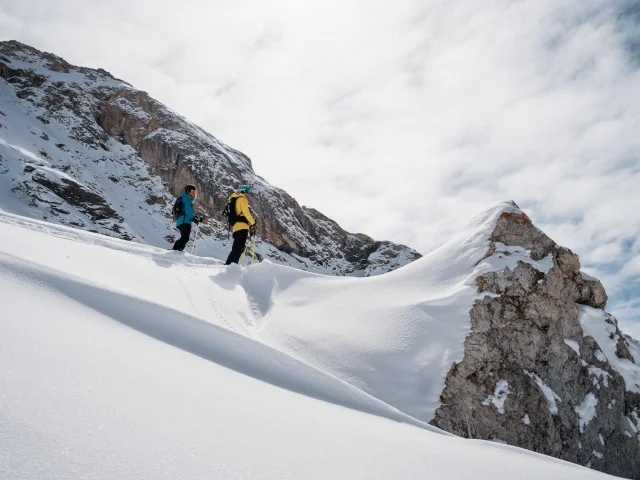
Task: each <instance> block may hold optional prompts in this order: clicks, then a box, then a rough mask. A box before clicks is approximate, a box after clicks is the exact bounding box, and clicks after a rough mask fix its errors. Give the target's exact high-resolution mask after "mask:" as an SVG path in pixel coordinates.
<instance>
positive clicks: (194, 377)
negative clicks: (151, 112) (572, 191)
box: [0, 205, 636, 480]
mask: <svg viewBox="0 0 640 480" xmlns="http://www.w3.org/2000/svg"><path fill="white" fill-rule="evenodd" d="M505 208H506V209H509V208H511V207H509V206H508V205H507V206H499V207H497V208H494V209H492V210H490V211H488V212H487V213H485V214H484V215H482V216H481V217H480V218H478V220H477V221H476V222H475V223H474V224H473V225H472V226H471V227H470V228H469V229H468V230H467V231H465V232H462V233H461V235H460V236H459V237H458V238H456V239H454V240H453V241H452V242H450V243H448V244H447V245H445V246H444V247H442V248H441V249H439V250H437V251H435V252H432V253H431V254H430V255H427V256H426V257H425V258H422V259H420V260H418V261H416V262H414V263H412V264H410V265H408V266H406V267H404V268H401V269H398V270H396V271H394V272H391V273H389V274H386V275H381V276H376V277H371V278H351V277H334V276H323V275H316V274H312V273H308V272H303V271H300V270H297V269H292V268H289V267H284V266H281V265H277V264H274V263H271V262H269V261H268V260H267V261H264V262H262V263H260V264H257V265H255V266H249V267H243V268H241V267H238V266H236V265H233V266H230V267H225V266H223V265H222V264H221V262H220V261H218V260H215V259H211V258H202V257H196V256H191V255H179V254H175V253H173V252H167V251H166V250H164V249H160V248H156V247H152V246H147V245H142V244H138V243H134V242H127V241H124V240H119V239H115V238H110V237H106V236H102V235H98V234H93V233H88V232H84V231H81V230H78V229H71V228H68V227H64V226H59V225H54V224H51V223H45V222H41V221H37V220H31V219H27V218H25V217H19V216H14V215H10V214H2V213H0V300H1V302H2V314H1V315H0V392H1V393H0V451H1V452H2V455H0V478H7V479H35V478H60V479H89V478H109V479H114V480H115V479H131V478H137V479H161V478H166V479H176V478H188V479H193V480H197V479H205V478H207V479H208V478H219V479H231V478H234V479H235V478H244V479H274V480H275V479H278V480H287V479H295V480H298V479H302V478H304V479H323V480H324V479H327V478H331V479H339V478H344V479H389V478H403V479H414V478H415V479H423V478H431V479H443V480H444V479H447V480H452V479H460V480H462V479H465V480H466V479H469V478H473V479H476V480H507V479H508V480H512V479H522V480H524V479H531V480H534V479H535V480H537V479H539V478H545V479H549V480H551V479H558V480H559V479H562V480H566V479H581V480H587V479H594V480H595V479H604V478H608V477H607V476H606V475H604V474H601V473H598V472H595V471H593V470H589V469H586V468H584V467H581V466H578V465H575V464H571V463H568V462H564V461H560V460H556V459H553V458H550V457H547V456H543V455H539V454H535V453H532V452H527V451H526V450H521V449H518V448H514V447H510V446H506V445H502V444H500V443H498V442H499V441H500V440H502V439H499V438H495V439H494V440H495V441H494V442H486V441H473V440H466V439H463V438H459V437H456V436H453V435H449V434H447V433H445V432H443V431H442V430H439V429H438V428H436V427H433V426H431V425H429V424H427V423H425V421H427V420H429V419H432V418H433V416H434V413H435V410H436V409H437V408H438V406H439V405H440V401H439V396H440V393H441V392H442V390H443V389H444V388H445V378H447V379H448V377H447V372H449V371H450V368H451V363H452V362H460V361H463V362H464V361H466V358H465V357H466V356H467V355H468V353H467V352H466V349H467V346H466V345H465V338H470V337H469V332H470V331H472V330H473V329H474V328H476V327H475V325H472V323H471V319H470V317H469V309H470V308H472V306H473V305H474V302H476V304H477V302H481V303H482V302H485V301H486V300H487V299H497V298H498V294H495V293H489V292H480V293H479V292H478V289H477V287H476V284H475V278H476V277H478V275H480V274H482V275H483V276H485V277H486V276H487V275H489V273H490V272H498V271H501V270H500V269H501V268H503V267H505V266H507V265H514V264H515V263H517V261H518V260H521V261H522V262H525V263H526V262H532V260H531V259H530V258H529V257H528V254H526V253H525V252H524V251H519V250H517V249H515V248H512V249H511V253H512V255H511V256H510V257H509V258H504V255H505V254H504V252H506V251H507V249H506V247H501V246H497V247H496V250H495V252H491V250H490V238H489V237H490V235H491V232H492V231H493V230H495V228H496V225H497V223H498V222H500V218H502V217H501V215H502V214H503V213H504V209H505ZM513 208H515V207H513ZM487 252H489V253H490V254H489V256H487ZM501 252H502V253H501ZM512 262H513V263H512ZM533 262H534V263H533V264H532V266H533V267H535V268H551V269H552V270H553V268H555V266H553V267H552V266H551V264H553V263H554V262H555V260H551V259H547V258H546V257H545V258H543V259H542V261H541V262H538V263H536V262H535V261H533ZM530 264H531V263H527V265H530ZM554 265H555V264H554ZM589 315H590V316H589V318H592V320H590V322H591V321H592V323H593V325H592V326H593V329H594V330H593V331H606V329H607V328H608V327H609V326H610V324H608V323H606V321H605V320H606V319H605V318H604V317H601V318H598V316H597V315H591V314H589ZM571 338H575V339H576V340H575V341H576V343H578V344H580V343H584V342H586V339H587V338H588V337H585V339H582V338H577V337H575V336H572V337H571ZM598 341H600V340H598ZM567 348H570V347H567ZM571 348H573V347H571ZM571 351H572V350H571ZM575 355H577V354H575ZM611 355H612V353H611V351H610V349H609V348H608V346H606V345H603V346H602V352H601V356H602V361H601V363H598V365H601V366H603V371H604V370H605V369H607V372H609V371H611V372H613V373H611V374H610V375H612V377H611V378H610V380H611V382H614V381H617V380H615V379H614V378H613V376H614V375H615V370H611V369H610V368H609V367H608V366H607V365H608V364H607V361H611V365H612V366H615V367H614V368H620V367H619V364H618V363H614V358H613V357H612V356H611ZM585 358H588V359H589V361H592V359H591V358H590V357H585ZM463 359H464V360H463ZM529 368H530V369H531V372H530V373H531V377H530V376H528V375H526V376H524V377H523V378H526V379H528V381H529V382H530V385H529V386H527V385H520V384H517V383H516V382H513V380H512V377H508V380H509V385H508V386H507V387H505V390H498V389H496V391H495V392H494V385H493V384H492V385H491V386H490V391H487V392H486V393H487V398H488V399H489V402H478V404H477V405H476V408H477V409H479V410H487V411H492V410H501V409H504V411H505V415H503V416H498V415H496V418H497V419H498V420H499V419H500V418H507V417H510V415H511V410H512V408H513V405H514V404H516V403H517V398H518V395H519V393H520V392H519V389H520V388H523V389H524V390H523V392H526V393H527V394H529V395H532V396H537V397H540V398H543V399H544V392H545V391H546V390H540V389H539V388H538V385H542V383H541V382H542V381H544V382H545V383H546V384H549V385H554V384H553V379H551V378H548V376H547V375H548V372H547V371H546V370H544V369H543V368H540V366H536V365H534V366H530V367H529ZM585 368H587V367H585ZM603 375H604V374H603ZM537 376H539V377H541V379H542V380H541V381H540V382H539V381H538V379H537ZM500 378H501V377H499V376H497V377H495V379H496V381H497V382H498V384H500V381H499V379H500ZM604 379H605V377H600V380H601V381H602V383H603V382H604ZM447 388H448V387H447ZM591 388H592V389H593V391H594V395H598V396H599V395H601V394H602V392H603V391H604V389H605V388H606V387H605V385H604V384H603V385H602V388H603V390H596V387H595V385H592V386H591ZM543 401H544V400H543ZM557 401H559V400H557ZM569 401H570V399H568V398H563V399H562V402H563V404H564V402H569ZM596 408H597V409H598V410H597V415H600V414H601V413H602V412H601V410H600V409H599V408H600V404H598V406H597V407H596ZM616 408H617V407H616ZM588 410H589V409H588V408H586V409H585V411H588ZM531 413H532V415H531V421H530V425H531V428H538V427H537V426H536V422H538V421H539V419H538V418H537V417H535V416H534V415H533V413H534V412H531ZM593 417H594V415H591V414H584V415H579V414H578V413H576V415H575V418H574V419H573V420H574V422H575V424H576V426H577V425H583V424H584V428H585V429H588V428H589V427H590V425H591V424H592V423H593V420H592V422H591V423H589V421H588V419H590V418H593ZM555 418H557V417H553V418H552V419H555ZM631 425H632V423H629V425H628V426H627V431H631ZM634 435H635V433H634ZM608 440H609V439H607V441H608ZM633 441H636V440H635V439H633ZM592 466H596V467H597V465H592Z"/></svg>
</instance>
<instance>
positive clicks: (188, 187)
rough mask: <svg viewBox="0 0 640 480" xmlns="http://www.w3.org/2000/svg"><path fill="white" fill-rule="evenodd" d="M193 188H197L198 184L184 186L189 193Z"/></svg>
mask: <svg viewBox="0 0 640 480" xmlns="http://www.w3.org/2000/svg"><path fill="white" fill-rule="evenodd" d="M191 190H196V186H195V185H191V184H189V185H187V186H186V187H184V191H185V193H189V192H190V191H191Z"/></svg>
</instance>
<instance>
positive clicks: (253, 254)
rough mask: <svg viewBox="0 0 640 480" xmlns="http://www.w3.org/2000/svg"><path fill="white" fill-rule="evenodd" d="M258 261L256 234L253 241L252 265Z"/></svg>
mask: <svg viewBox="0 0 640 480" xmlns="http://www.w3.org/2000/svg"><path fill="white" fill-rule="evenodd" d="M255 262H256V236H255V235H254V236H253V243H252V244H251V265H253V264H254V263H255Z"/></svg>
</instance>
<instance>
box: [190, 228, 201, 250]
mask: <svg viewBox="0 0 640 480" xmlns="http://www.w3.org/2000/svg"><path fill="white" fill-rule="evenodd" d="M199 231H200V223H196V235H195V237H193V245H191V255H193V252H195V250H196V242H197V241H198V232H199Z"/></svg>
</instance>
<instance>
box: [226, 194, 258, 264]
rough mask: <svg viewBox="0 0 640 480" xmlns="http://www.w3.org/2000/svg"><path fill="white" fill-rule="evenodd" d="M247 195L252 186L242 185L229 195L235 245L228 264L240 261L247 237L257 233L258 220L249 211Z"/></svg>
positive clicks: (230, 219) (230, 217) (230, 220)
mask: <svg viewBox="0 0 640 480" xmlns="http://www.w3.org/2000/svg"><path fill="white" fill-rule="evenodd" d="M247 195H251V187H249V186H247V185H240V186H239V187H238V190H237V191H236V192H235V193H234V194H233V195H231V197H229V201H228V209H229V213H228V215H229V224H230V225H231V228H232V231H233V246H232V247H231V253H229V257H228V258H227V265H230V264H232V263H238V260H240V257H241V256H242V252H243V251H244V247H245V245H246V244H247V238H248V237H249V235H251V236H253V235H255V234H256V221H255V220H254V219H253V216H252V215H251V212H250V211H249V199H248V198H247Z"/></svg>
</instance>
